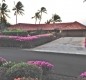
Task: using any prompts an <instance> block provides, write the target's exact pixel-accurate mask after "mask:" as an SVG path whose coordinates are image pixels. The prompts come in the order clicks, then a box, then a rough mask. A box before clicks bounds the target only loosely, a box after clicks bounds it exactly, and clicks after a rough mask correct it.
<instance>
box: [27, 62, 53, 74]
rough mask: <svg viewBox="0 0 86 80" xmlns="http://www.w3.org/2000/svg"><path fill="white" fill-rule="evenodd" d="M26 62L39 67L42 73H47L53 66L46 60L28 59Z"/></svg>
mask: <svg viewBox="0 0 86 80" xmlns="http://www.w3.org/2000/svg"><path fill="white" fill-rule="evenodd" d="M27 63H28V64H33V65H37V66H38V67H41V68H42V70H43V75H46V74H48V73H49V72H50V71H51V70H52V68H53V67H54V65H52V64H51V63H49V62H47V61H28V62H27Z"/></svg>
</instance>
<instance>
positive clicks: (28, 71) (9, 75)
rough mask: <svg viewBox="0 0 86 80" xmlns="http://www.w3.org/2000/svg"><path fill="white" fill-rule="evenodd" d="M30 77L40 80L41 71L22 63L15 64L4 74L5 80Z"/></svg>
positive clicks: (36, 67)
mask: <svg viewBox="0 0 86 80" xmlns="http://www.w3.org/2000/svg"><path fill="white" fill-rule="evenodd" d="M22 77H26V78H27V77H31V78H38V79H41V77H42V69H41V68H39V67H38V66H35V65H31V64H27V63H24V62H21V63H18V64H15V65H14V66H12V67H11V68H9V69H8V70H7V72H6V77H5V78H6V80H14V79H15V78H22Z"/></svg>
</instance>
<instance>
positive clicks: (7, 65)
mask: <svg viewBox="0 0 86 80" xmlns="http://www.w3.org/2000/svg"><path fill="white" fill-rule="evenodd" d="M15 64H16V63H15V62H11V61H9V62H6V63H4V64H3V65H2V66H1V67H5V68H7V69H9V68H11V67H12V66H14V65H15Z"/></svg>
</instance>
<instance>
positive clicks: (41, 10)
mask: <svg viewBox="0 0 86 80" xmlns="http://www.w3.org/2000/svg"><path fill="white" fill-rule="evenodd" d="M38 11H39V13H40V16H41V18H40V21H39V24H40V22H41V20H42V14H43V13H47V10H46V8H45V7H41V9H40V10H38Z"/></svg>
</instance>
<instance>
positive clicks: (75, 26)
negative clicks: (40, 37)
mask: <svg viewBox="0 0 86 80" xmlns="http://www.w3.org/2000/svg"><path fill="white" fill-rule="evenodd" d="M9 29H11V30H12V29H21V30H26V31H31V30H37V29H38V30H39V29H42V30H54V29H59V30H81V29H86V26H85V25H83V24H81V23H79V22H77V21H75V22H69V23H55V24H25V23H19V24H16V25H12V26H11V27H9Z"/></svg>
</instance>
